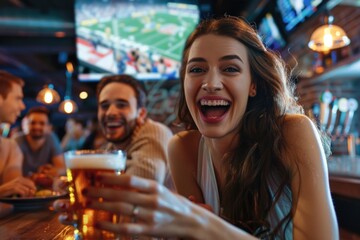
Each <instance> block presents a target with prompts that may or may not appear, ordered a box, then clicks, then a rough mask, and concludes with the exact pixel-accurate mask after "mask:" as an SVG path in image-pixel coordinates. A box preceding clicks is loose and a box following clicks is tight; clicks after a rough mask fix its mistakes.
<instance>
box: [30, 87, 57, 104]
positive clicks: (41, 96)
mask: <svg viewBox="0 0 360 240" xmlns="http://www.w3.org/2000/svg"><path fill="white" fill-rule="evenodd" d="M36 101H38V102H41V103H43V104H54V103H58V102H60V96H59V94H58V92H57V91H56V90H55V89H54V85H53V84H48V85H45V86H44V88H43V89H41V90H40V92H39V93H38V95H37V96H36Z"/></svg>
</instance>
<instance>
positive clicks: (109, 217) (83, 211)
mask: <svg viewBox="0 0 360 240" xmlns="http://www.w3.org/2000/svg"><path fill="white" fill-rule="evenodd" d="M65 163H66V174H67V178H68V181H69V184H70V185H69V195H70V206H71V209H72V210H73V219H74V221H75V228H76V230H75V238H76V239H84V240H85V239H116V236H115V235H114V233H110V232H107V231H104V230H98V229H96V228H95V224H96V222H97V221H110V222H113V223H117V222H118V221H119V216H118V215H115V214H113V213H110V212H106V211H103V210H94V209H90V208H87V207H86V197H85V196H84V195H83V190H84V189H86V188H88V187H90V186H91V187H103V186H102V185H101V184H100V183H99V182H98V181H97V179H96V176H97V174H99V173H103V172H107V173H114V174H115V175H120V174H122V173H124V171H125V166H126V153H125V152H124V151H122V150H117V151H102V150H78V151H68V152H66V153H65ZM98 200H99V201H102V199H101V198H99V199H98Z"/></svg>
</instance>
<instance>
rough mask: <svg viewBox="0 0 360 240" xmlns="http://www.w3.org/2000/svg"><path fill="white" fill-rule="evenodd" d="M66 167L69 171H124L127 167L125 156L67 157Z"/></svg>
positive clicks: (93, 155)
mask: <svg viewBox="0 0 360 240" xmlns="http://www.w3.org/2000/svg"><path fill="white" fill-rule="evenodd" d="M65 163H66V167H67V168H69V169H116V170H124V169H125V165H126V157H125V155H113V154H85V155H66V154H65Z"/></svg>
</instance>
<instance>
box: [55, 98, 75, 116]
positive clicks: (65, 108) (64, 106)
mask: <svg viewBox="0 0 360 240" xmlns="http://www.w3.org/2000/svg"><path fill="white" fill-rule="evenodd" d="M77 110H78V107H77V105H76V103H75V102H74V101H73V100H71V99H70V98H68V99H65V100H64V101H62V102H61V103H60V106H59V111H60V112H62V113H66V114H70V113H74V112H77Z"/></svg>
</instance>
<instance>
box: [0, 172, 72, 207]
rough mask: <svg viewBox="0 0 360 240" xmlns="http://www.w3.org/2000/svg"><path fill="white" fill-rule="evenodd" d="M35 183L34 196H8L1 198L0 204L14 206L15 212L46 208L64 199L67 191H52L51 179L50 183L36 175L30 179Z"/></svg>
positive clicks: (41, 176) (45, 178)
mask: <svg viewBox="0 0 360 240" xmlns="http://www.w3.org/2000/svg"><path fill="white" fill-rule="evenodd" d="M32 180H33V181H34V182H35V185H36V187H37V191H36V192H35V194H34V196H29V197H21V196H17V195H15V196H9V197H1V198H0V202H5V203H9V204H12V205H14V209H15V210H35V209H45V208H48V207H49V206H50V205H51V203H52V202H53V201H54V200H56V199H59V198H66V197H67V195H68V193H67V191H61V190H59V189H58V188H57V189H56V190H54V187H53V179H51V181H50V180H49V179H48V178H47V177H45V176H44V175H41V174H40V175H37V176H36V177H32Z"/></svg>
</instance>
